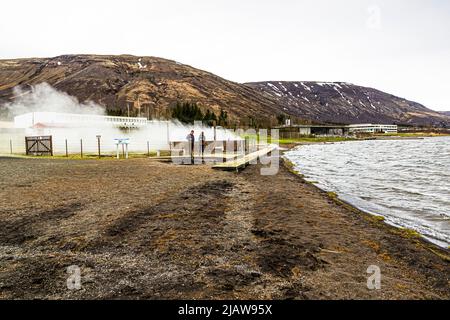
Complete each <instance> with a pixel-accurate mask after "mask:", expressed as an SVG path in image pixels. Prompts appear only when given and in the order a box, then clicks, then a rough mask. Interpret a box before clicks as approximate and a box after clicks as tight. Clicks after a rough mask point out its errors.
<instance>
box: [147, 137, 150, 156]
mask: <svg viewBox="0 0 450 320" xmlns="http://www.w3.org/2000/svg"><path fill="white" fill-rule="evenodd" d="M147 156H149V157H150V142H149V141H147Z"/></svg>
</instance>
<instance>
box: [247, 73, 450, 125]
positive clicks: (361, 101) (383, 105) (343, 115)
mask: <svg viewBox="0 0 450 320" xmlns="http://www.w3.org/2000/svg"><path fill="white" fill-rule="evenodd" d="M247 85H249V86H251V87H252V88H255V89H257V90H258V91H259V92H261V93H262V94H264V95H265V96H268V97H271V98H276V99H278V100H279V101H280V102H281V105H282V106H283V108H284V111H285V112H286V113H287V114H293V113H295V114H297V115H298V116H299V117H303V118H308V119H312V120H314V121H323V122H335V123H365V122H369V123H370V122H372V123H380V122H382V123H393V124H394V123H395V124H415V125H437V126H445V125H448V124H449V118H448V117H447V116H446V115H442V114H441V113H439V112H436V111H433V110H430V109H428V108H426V107H425V106H423V105H421V104H419V103H417V102H413V101H409V100H406V99H403V98H399V97H396V96H394V95H391V94H388V93H385V92H382V91H379V90H376V89H373V88H367V87H362V86H357V85H354V84H350V83H346V82H310V81H298V82H297V81H270V82H254V83H247Z"/></svg>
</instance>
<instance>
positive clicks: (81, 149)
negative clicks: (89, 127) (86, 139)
mask: <svg viewBox="0 0 450 320" xmlns="http://www.w3.org/2000/svg"><path fill="white" fill-rule="evenodd" d="M80 155H81V158H83V139H80Z"/></svg>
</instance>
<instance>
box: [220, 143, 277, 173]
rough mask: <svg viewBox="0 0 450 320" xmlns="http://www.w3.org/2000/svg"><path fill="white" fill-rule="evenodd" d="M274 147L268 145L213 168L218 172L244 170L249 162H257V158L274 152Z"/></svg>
mask: <svg viewBox="0 0 450 320" xmlns="http://www.w3.org/2000/svg"><path fill="white" fill-rule="evenodd" d="M276 148H277V146H276V145H268V146H266V147H264V148H262V149H260V150H258V151H256V152H253V153H249V154H247V155H245V156H243V157H242V158H239V159H234V160H230V161H226V162H223V163H219V164H216V165H214V166H213V168H214V169H218V170H233V171H239V169H243V168H245V167H246V166H247V165H248V164H250V162H252V161H255V160H257V159H258V158H259V157H262V156H265V155H267V154H269V153H270V152H272V151H273V150H275V149H276Z"/></svg>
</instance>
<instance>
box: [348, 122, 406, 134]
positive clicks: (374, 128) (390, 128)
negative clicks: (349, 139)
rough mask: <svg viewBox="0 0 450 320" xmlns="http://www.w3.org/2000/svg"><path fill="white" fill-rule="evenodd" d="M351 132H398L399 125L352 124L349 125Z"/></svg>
mask: <svg viewBox="0 0 450 320" xmlns="http://www.w3.org/2000/svg"><path fill="white" fill-rule="evenodd" d="M348 128H349V132H350V133H397V132H398V127H397V125H392V124H371V123H367V124H351V125H349V126H348Z"/></svg>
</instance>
